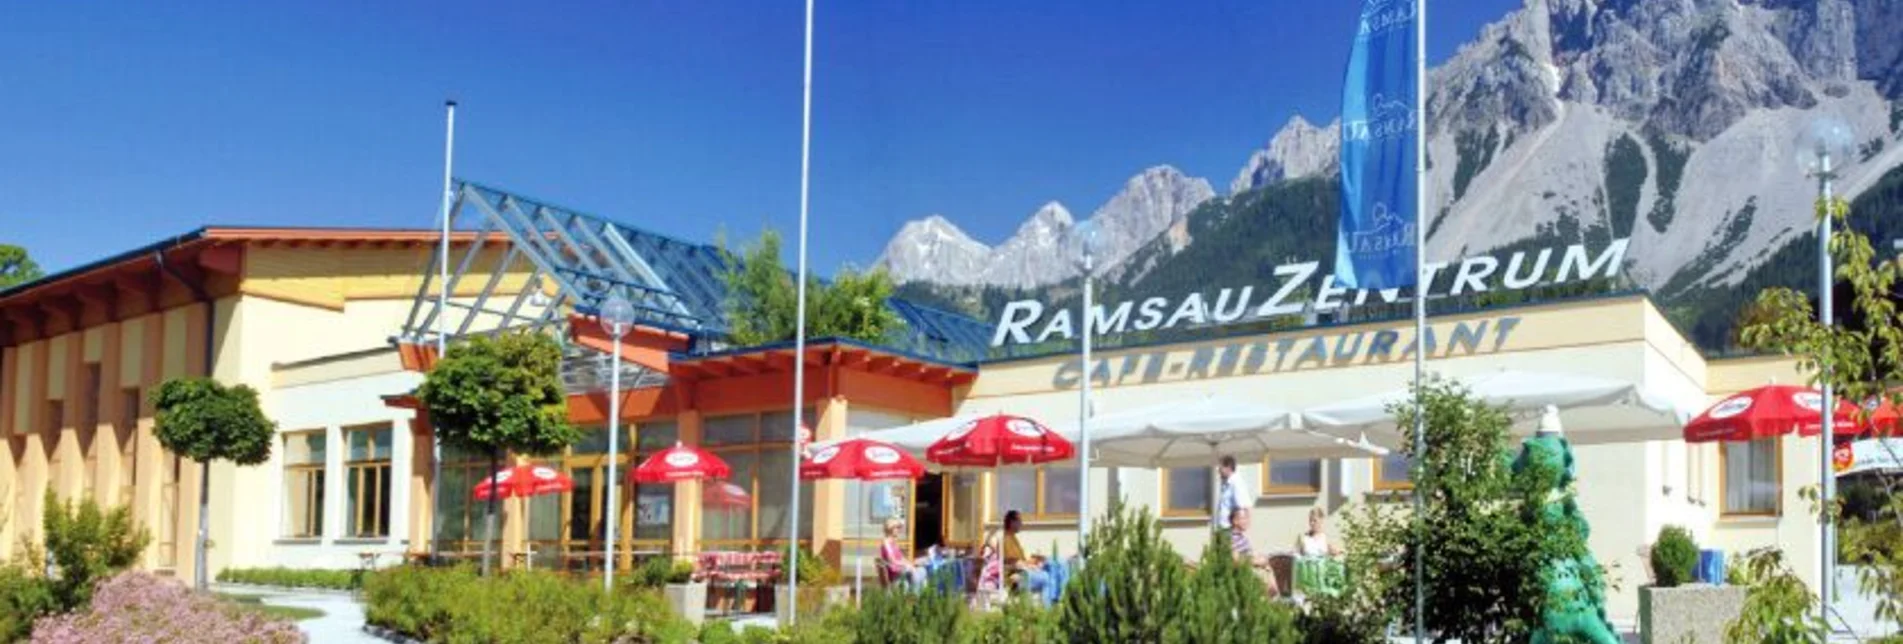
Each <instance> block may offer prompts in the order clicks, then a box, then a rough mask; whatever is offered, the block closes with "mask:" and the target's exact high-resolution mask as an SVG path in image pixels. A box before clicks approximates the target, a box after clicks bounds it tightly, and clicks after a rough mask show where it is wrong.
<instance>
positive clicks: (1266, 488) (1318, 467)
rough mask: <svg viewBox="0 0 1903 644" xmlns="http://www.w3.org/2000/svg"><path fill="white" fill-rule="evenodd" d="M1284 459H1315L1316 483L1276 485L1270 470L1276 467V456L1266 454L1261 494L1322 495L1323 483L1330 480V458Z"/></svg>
mask: <svg viewBox="0 0 1903 644" xmlns="http://www.w3.org/2000/svg"><path fill="white" fill-rule="evenodd" d="M1282 460H1284V461H1314V462H1315V485H1314V486H1313V487H1308V486H1299V485H1275V484H1274V481H1273V479H1272V478H1271V477H1270V470H1272V469H1273V468H1274V463H1275V458H1274V457H1272V456H1264V457H1262V477H1261V478H1262V481H1261V483H1262V488H1261V489H1262V494H1261V496H1281V497H1300V496H1320V495H1321V493H1322V485H1323V483H1324V482H1325V481H1327V480H1328V460H1327V459H1321V458H1285V459H1282Z"/></svg>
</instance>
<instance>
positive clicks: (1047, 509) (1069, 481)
mask: <svg viewBox="0 0 1903 644" xmlns="http://www.w3.org/2000/svg"><path fill="white" fill-rule="evenodd" d="M994 476H995V477H996V478H995V479H994V480H995V481H996V482H997V495H996V496H997V500H998V507H997V516H995V517H992V518H993V519H995V520H1000V521H1001V520H1003V519H1004V513H1005V512H1008V511H1011V510H1017V511H1018V514H1019V515H1020V516H1022V517H1023V518H1024V520H1026V521H1057V520H1064V519H1075V518H1077V505H1078V504H1077V498H1078V494H1077V468H1075V467H1061V466H1055V465H1052V466H1044V467H1039V468H1035V469H1007V470H999V471H998V473H997V474H995V475H994Z"/></svg>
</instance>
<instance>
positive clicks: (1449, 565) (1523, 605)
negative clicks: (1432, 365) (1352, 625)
mask: <svg viewBox="0 0 1903 644" xmlns="http://www.w3.org/2000/svg"><path fill="white" fill-rule="evenodd" d="M1419 392H1420V395H1421V396H1422V398H1423V399H1424V403H1425V404H1424V411H1425V416H1426V429H1427V445H1428V449H1427V453H1426V454H1417V453H1415V452H1414V448H1413V444H1412V441H1409V442H1408V443H1407V444H1406V445H1405V446H1404V447H1403V448H1402V450H1403V452H1404V453H1406V454H1407V455H1408V456H1409V457H1411V458H1413V459H1415V463H1416V468H1415V475H1414V492H1413V493H1414V494H1421V495H1424V497H1425V498H1424V499H1423V501H1424V503H1423V505H1422V511H1421V512H1420V513H1419V514H1414V513H1405V514H1404V513H1401V512H1398V511H1395V509H1394V508H1381V507H1374V506H1376V505H1378V504H1370V507H1369V508H1368V509H1367V510H1365V511H1364V515H1363V516H1362V517H1361V518H1360V519H1359V520H1357V521H1352V522H1350V529H1351V531H1352V533H1351V534H1350V535H1349V540H1350V542H1362V543H1368V544H1369V546H1370V547H1372V548H1373V549H1374V552H1375V553H1376V554H1377V556H1379V555H1393V556H1395V557H1396V561H1397V563H1396V565H1395V566H1394V567H1393V569H1392V570H1391V571H1390V575H1391V576H1392V578H1393V583H1392V584H1391V585H1389V586H1387V598H1386V600H1387V603H1388V604H1389V605H1390V606H1405V607H1411V606H1413V605H1414V587H1415V583H1416V581H1417V578H1416V577H1415V572H1414V565H1413V562H1414V558H1415V556H1416V555H1417V554H1418V555H1420V556H1421V557H1422V558H1423V568H1424V570H1425V578H1424V579H1420V580H1419V581H1421V582H1423V583H1425V584H1426V585H1427V588H1428V592H1427V601H1426V606H1425V618H1426V620H1427V628H1428V630H1430V631H1433V632H1435V633H1437V636H1438V637H1439V638H1440V641H1448V640H1451V639H1459V640H1460V641H1463V642H1500V641H1524V640H1526V639H1528V638H1529V637H1530V634H1531V633H1532V631H1533V629H1534V628H1536V627H1538V626H1539V624H1540V622H1541V618H1542V616H1543V615H1544V613H1545V609H1546V603H1547V601H1548V599H1547V595H1548V593H1547V590H1548V585H1547V581H1548V576H1549V574H1550V573H1551V571H1552V562H1558V561H1571V560H1573V559H1574V558H1575V557H1577V556H1578V554H1579V553H1580V552H1583V551H1584V549H1585V535H1584V534H1582V533H1581V532H1580V531H1579V530H1578V529H1576V528H1575V527H1574V526H1573V525H1571V524H1570V523H1569V522H1567V521H1563V520H1560V518H1559V517H1557V516H1551V517H1549V516H1547V515H1548V513H1546V512H1541V511H1539V510H1540V508H1541V507H1542V506H1544V505H1545V502H1546V501H1547V500H1548V499H1549V497H1550V496H1551V495H1553V494H1554V493H1556V492H1559V490H1557V489H1555V487H1554V485H1555V484H1554V481H1557V480H1560V477H1558V476H1555V475H1554V473H1553V472H1552V471H1551V466H1550V465H1545V464H1541V463H1537V462H1536V463H1533V464H1530V466H1526V467H1521V468H1518V469H1516V468H1514V467H1513V459H1512V456H1511V454H1510V453H1509V452H1508V441H1509V430H1510V428H1511V427H1512V420H1511V418H1510V417H1509V416H1508V415H1507V413H1506V411H1505V410H1504V409H1501V408H1498V407H1493V406H1489V405H1487V404H1486V403H1484V402H1482V401H1480V400H1478V399H1476V398H1474V397H1473V395H1472V394H1471V393H1470V392H1468V391H1467V389H1466V388H1465V387H1464V386H1462V385H1460V384H1459V383H1457V382H1453V381H1447V380H1440V379H1434V380H1430V381H1427V382H1423V383H1421V385H1420V386H1419ZM1393 412H1394V414H1395V416H1396V419H1397V421H1398V424H1399V426H1401V427H1405V428H1412V427H1413V426H1414V418H1415V415H1416V412H1415V409H1414V404H1413V402H1412V400H1411V399H1410V400H1409V401H1408V402H1404V403H1400V404H1397V405H1396V406H1395V408H1394V410H1393ZM1350 563H1356V562H1350ZM1597 572H1598V571H1591V572H1589V573H1588V574H1596V573H1597ZM1350 574H1351V575H1353V574H1355V573H1354V572H1353V571H1351V573H1350ZM1399 612H1400V613H1401V616H1402V618H1403V619H1404V620H1411V619H1412V618H1413V611H1412V610H1401V611H1399Z"/></svg>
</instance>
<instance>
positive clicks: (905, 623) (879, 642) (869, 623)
mask: <svg viewBox="0 0 1903 644" xmlns="http://www.w3.org/2000/svg"><path fill="white" fill-rule="evenodd" d="M965 610H966V609H965V604H964V599H963V597H962V596H960V595H957V594H952V593H941V592H939V591H938V590H937V589H935V588H931V589H927V590H925V591H924V592H916V593H915V592H908V591H904V590H877V591H872V592H868V593H866V596H865V598H864V599H863V600H862V601H861V602H860V604H859V624H858V628H857V629H856V630H857V632H858V634H859V639H858V641H859V642H860V644H947V643H949V642H952V641H954V638H955V637H956V635H957V633H958V630H959V628H960V626H961V625H962V624H963V622H964V621H965V620H966V615H965Z"/></svg>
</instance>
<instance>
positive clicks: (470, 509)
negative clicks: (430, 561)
mask: <svg viewBox="0 0 1903 644" xmlns="http://www.w3.org/2000/svg"><path fill="white" fill-rule="evenodd" d="M442 453H443V464H442V476H443V482H442V485H440V486H438V488H439V491H438V494H437V497H436V514H435V516H434V517H433V518H432V520H431V529H432V530H434V531H435V532H436V539H437V541H438V544H437V547H438V548H440V549H441V550H443V551H444V552H475V551H479V550H481V549H482V534H483V532H482V531H483V517H484V513H486V512H487V511H488V508H489V505H488V503H486V502H476V501H474V500H472V499H471V498H470V494H469V493H468V491H469V490H472V489H475V487H476V484H478V483H481V482H482V478H483V477H484V476H485V475H487V474H488V472H489V455H488V454H484V453H481V452H478V451H475V450H467V449H463V448H459V447H455V446H451V445H444V446H443V451H442ZM498 507H499V506H498Z"/></svg>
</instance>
